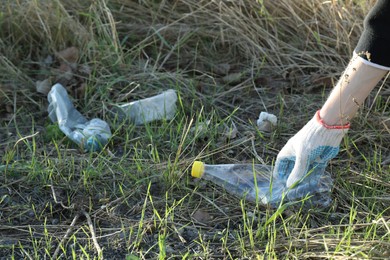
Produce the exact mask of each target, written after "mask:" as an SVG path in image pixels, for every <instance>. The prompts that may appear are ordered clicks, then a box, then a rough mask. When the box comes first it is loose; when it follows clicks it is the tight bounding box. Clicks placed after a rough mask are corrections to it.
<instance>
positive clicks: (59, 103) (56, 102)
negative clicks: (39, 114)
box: [47, 84, 112, 151]
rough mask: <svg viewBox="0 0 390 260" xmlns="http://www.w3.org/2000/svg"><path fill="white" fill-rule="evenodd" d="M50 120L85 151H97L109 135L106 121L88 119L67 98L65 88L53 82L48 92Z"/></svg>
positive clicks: (104, 143) (109, 131)
mask: <svg viewBox="0 0 390 260" xmlns="http://www.w3.org/2000/svg"><path fill="white" fill-rule="evenodd" d="M48 101H49V106H48V109H47V110H48V113H49V118H50V120H51V121H52V122H53V123H55V122H58V126H59V128H60V129H61V131H62V132H63V133H64V134H65V135H66V136H67V137H68V138H69V139H71V140H72V141H73V142H75V143H76V144H78V145H79V146H80V147H82V148H83V149H84V150H87V151H99V150H101V148H102V147H103V146H104V145H106V144H107V142H108V139H109V138H110V137H111V135H112V134H111V130H110V127H109V125H108V124H107V122H105V121H103V120H101V119H99V118H93V119H92V120H90V121H88V120H87V119H86V118H85V117H84V116H83V115H82V114H81V113H80V112H79V111H77V110H76V108H75V107H74V106H73V104H72V102H71V101H70V99H69V96H68V93H67V91H66V89H65V88H64V87H63V86H62V85H61V84H55V85H54V86H53V87H52V88H51V90H50V92H49V94H48Z"/></svg>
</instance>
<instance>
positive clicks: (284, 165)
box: [273, 156, 295, 180]
mask: <svg viewBox="0 0 390 260" xmlns="http://www.w3.org/2000/svg"><path fill="white" fill-rule="evenodd" d="M294 164H295V156H292V157H284V158H278V159H277V160H276V163H275V169H274V171H273V177H274V178H275V179H278V180H286V179H287V177H288V176H289V175H290V173H291V171H292V170H293V168H294Z"/></svg>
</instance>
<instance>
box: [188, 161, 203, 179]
mask: <svg viewBox="0 0 390 260" xmlns="http://www.w3.org/2000/svg"><path fill="white" fill-rule="evenodd" d="M203 173H204V163H203V162H200V161H195V162H194V164H193V165H192V170H191V176H192V177H195V178H200V177H202V175H203Z"/></svg>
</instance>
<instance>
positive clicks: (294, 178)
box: [286, 153, 309, 187]
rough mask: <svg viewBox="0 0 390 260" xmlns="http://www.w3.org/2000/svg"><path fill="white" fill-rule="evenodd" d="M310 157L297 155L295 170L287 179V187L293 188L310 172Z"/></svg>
mask: <svg viewBox="0 0 390 260" xmlns="http://www.w3.org/2000/svg"><path fill="white" fill-rule="evenodd" d="M307 157H308V156H307V155H306V156H305V155H302V154H301V153H297V157H296V160H295V164H294V168H293V169H292V171H291V173H290V175H289V176H288V178H287V182H286V186H287V187H291V186H292V185H294V184H295V183H297V182H299V181H300V180H301V179H302V178H303V177H304V176H305V175H306V173H307V171H308V168H309V167H308V158H307Z"/></svg>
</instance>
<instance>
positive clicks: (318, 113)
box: [315, 110, 351, 129]
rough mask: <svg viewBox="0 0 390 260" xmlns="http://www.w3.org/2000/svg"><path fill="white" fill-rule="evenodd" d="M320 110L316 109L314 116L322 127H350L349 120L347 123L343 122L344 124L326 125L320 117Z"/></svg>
mask: <svg viewBox="0 0 390 260" xmlns="http://www.w3.org/2000/svg"><path fill="white" fill-rule="evenodd" d="M320 111H321V110H318V111H317V112H316V115H315V118H316V119H317V122H318V123H319V124H321V125H322V126H323V127H325V128H327V129H349V128H350V126H351V124H350V123H349V122H348V123H347V124H345V125H327V124H326V123H325V122H324V120H323V119H322V118H321V116H320Z"/></svg>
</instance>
